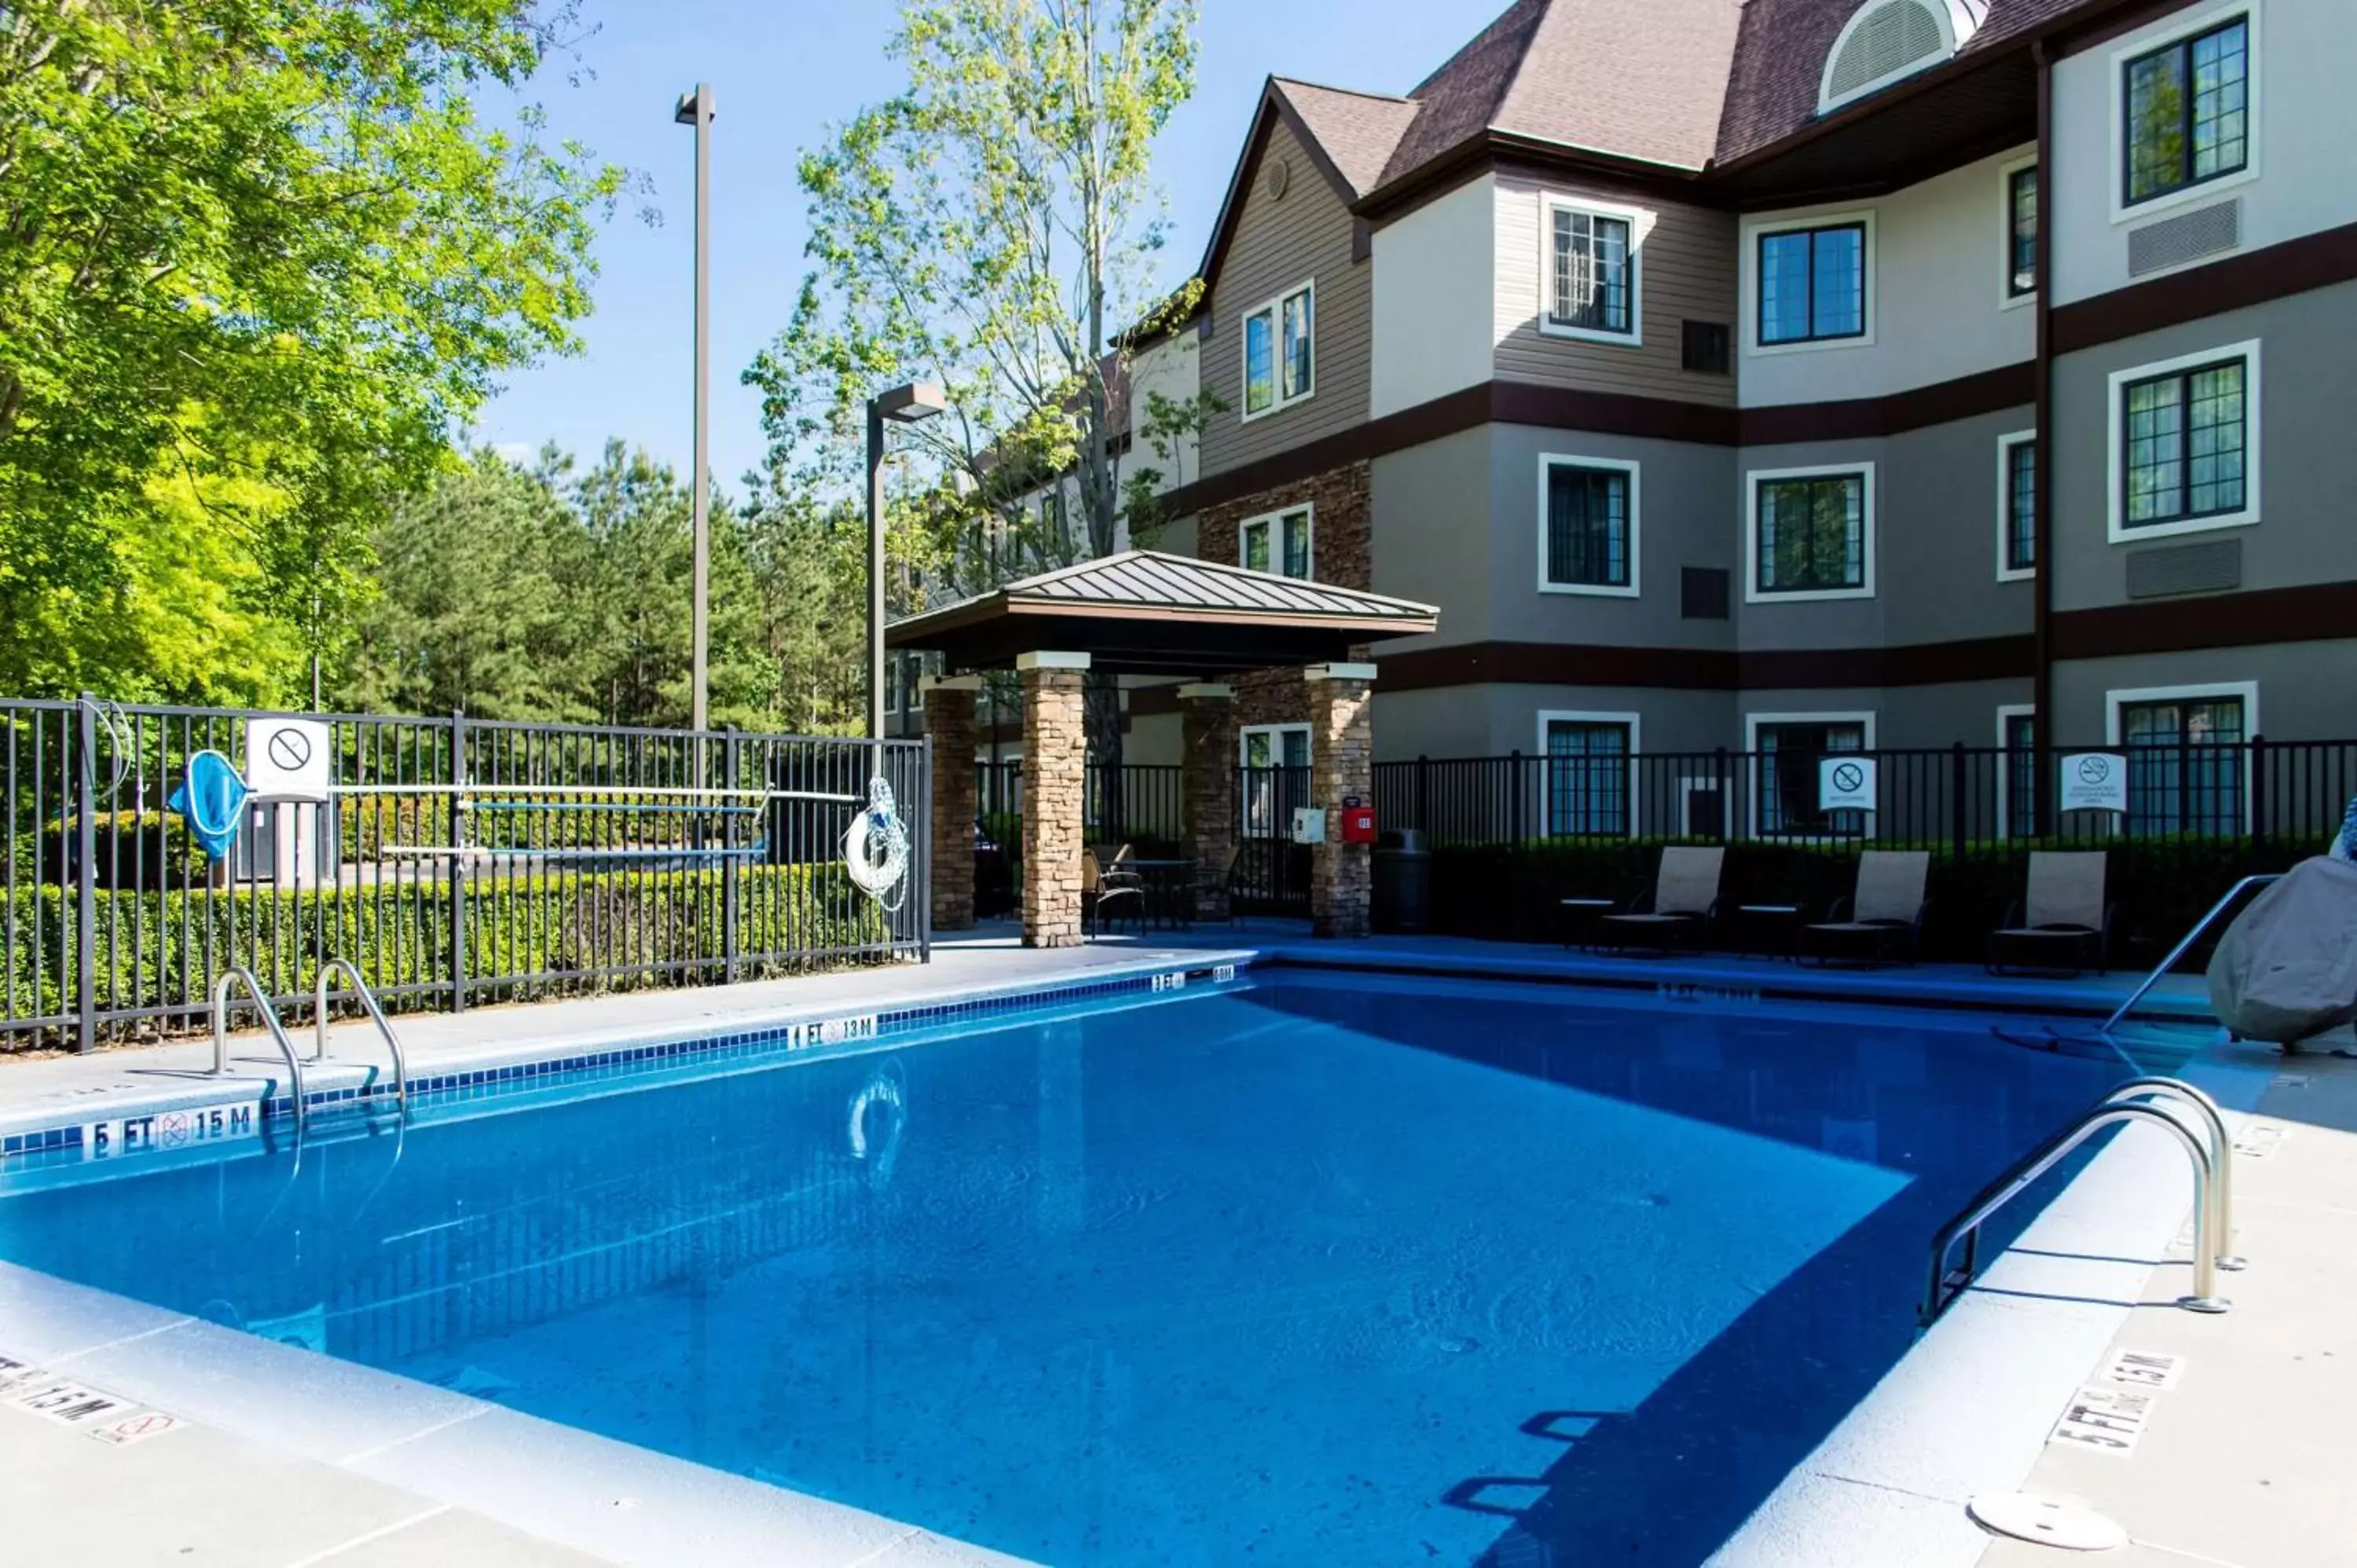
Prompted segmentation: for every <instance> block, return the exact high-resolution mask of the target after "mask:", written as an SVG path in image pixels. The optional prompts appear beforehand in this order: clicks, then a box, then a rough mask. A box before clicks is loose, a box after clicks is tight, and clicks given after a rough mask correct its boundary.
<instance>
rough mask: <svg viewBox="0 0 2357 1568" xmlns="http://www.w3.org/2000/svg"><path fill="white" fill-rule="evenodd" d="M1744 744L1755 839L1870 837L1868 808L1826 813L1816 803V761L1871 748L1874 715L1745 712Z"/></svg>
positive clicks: (1853, 713) (1868, 712)
mask: <svg viewBox="0 0 2357 1568" xmlns="http://www.w3.org/2000/svg"><path fill="white" fill-rule="evenodd" d="M1743 746H1744V749H1745V750H1746V751H1747V752H1749V754H1750V758H1751V780H1750V783H1751V788H1750V789H1749V791H1747V793H1748V794H1749V797H1750V800H1751V833H1752V836H1753V837H1755V838H1769V837H1806V838H1846V839H1870V838H1872V837H1873V836H1874V832H1873V822H1872V821H1871V819H1872V818H1873V816H1874V814H1875V813H1873V812H1870V811H1824V810H1823V809H1821V808H1820V807H1819V806H1818V804H1817V801H1818V799H1819V795H1818V788H1817V786H1818V779H1817V764H1818V763H1819V761H1821V760H1822V759H1824V757H1831V756H1834V755H1835V754H1837V753H1842V752H1852V751H1872V750H1873V749H1874V714H1873V712H1872V711H1871V710H1868V709H1861V710H1857V711H1854V712H1848V713H1830V714H1745V715H1744V717H1743Z"/></svg>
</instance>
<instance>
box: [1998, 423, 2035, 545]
mask: <svg viewBox="0 0 2357 1568" xmlns="http://www.w3.org/2000/svg"><path fill="white" fill-rule="evenodd" d="M2037 440H2038V432H2037V431H2035V430H2015V431H2010V432H2008V433H2007V434H2006V435H2000V436H1998V437H1997V438H1996V580H1997V581H1998V582H2000V583H2027V582H2029V580H2030V579H2031V578H2033V577H2035V576H2037V575H2038V568H2037V566H2036V565H2034V564H2033V565H2029V566H2008V565H2007V564H2005V557H2006V552H2007V550H2008V549H2009V548H2010V547H2011V546H2012V544H2013V519H2012V517H2011V516H2010V515H2009V513H2010V512H2011V511H2012V510H2013V449H2014V448H2015V447H2017V446H2021V445H2022V444H2023V443H2025V442H2028V443H2030V444H2033V445H2034V444H2035V443H2036V442H2037ZM2039 456H2040V457H2041V458H2042V457H2044V456H2045V454H2044V453H2042V452H2041V453H2040V454H2039ZM2038 478H2039V490H2040V492H2042V491H2043V490H2044V489H2045V479H2046V475H2045V471H2044V467H2043V465H2042V464H2041V465H2040V472H2039V475H2038ZM2037 499H2039V500H2041V501H2042V500H2044V499H2046V497H2045V496H2044V494H2043V493H2040V494H2039V495H2038V496H2037ZM2040 510H2044V509H2043V508H2040ZM2044 521H2045V520H2044V519H2043V518H2033V519H2031V520H2030V522H2031V527H2032V529H2033V532H2032V533H2031V535H2030V544H2031V547H2032V549H2034V550H2043V549H2044V548H2045V547H2046V541H2045V539H2044V537H2043V535H2044V533H2045V532H2046V531H2045V529H2044V528H2042V527H2040V526H2039V525H2040V524H2041V523H2043V522H2044ZM2033 559H2034V557H2033Z"/></svg>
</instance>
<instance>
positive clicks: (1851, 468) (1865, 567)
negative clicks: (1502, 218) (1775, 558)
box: [1743, 462, 1876, 605]
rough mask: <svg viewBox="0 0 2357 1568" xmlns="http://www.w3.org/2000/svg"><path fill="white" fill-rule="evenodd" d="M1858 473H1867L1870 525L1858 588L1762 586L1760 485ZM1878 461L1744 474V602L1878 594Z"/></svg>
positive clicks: (1793, 602) (1865, 534)
mask: <svg viewBox="0 0 2357 1568" xmlns="http://www.w3.org/2000/svg"><path fill="white" fill-rule="evenodd" d="M1846 474H1858V475H1862V476H1863V477H1864V480H1865V496H1864V498H1863V499H1864V500H1865V503H1866V527H1865V530H1864V532H1862V533H1861V535H1860V544H1861V546H1862V548H1863V549H1864V551H1865V554H1866V558H1865V560H1863V561H1861V562H1860V563H1859V564H1858V565H1859V573H1858V575H1859V579H1860V583H1861V586H1858V587H1855V588H1797V589H1791V590H1785V591H1778V590H1775V589H1770V590H1768V591H1767V592H1765V593H1763V592H1761V591H1760V482H1761V481H1762V480H1766V479H1818V478H1829V477H1831V476H1835V475H1846ZM1874 488H1875V487H1874V464H1873V463H1871V462H1858V463H1818V464H1814V465H1813V466H1811V467H1805V468H1753V469H1751V470H1749V472H1747V473H1746V474H1745V475H1744V476H1743V514H1744V528H1743V602H1744V603H1745V604H1747V605H1801V604H1810V603H1814V602H1818V601H1822V600H1825V599H1870V598H1872V597H1874V556H1875V549H1874V532H1875V526H1876V521H1875V515H1874V512H1875V501H1874Z"/></svg>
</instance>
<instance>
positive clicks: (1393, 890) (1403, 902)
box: [1373, 828, 1432, 934]
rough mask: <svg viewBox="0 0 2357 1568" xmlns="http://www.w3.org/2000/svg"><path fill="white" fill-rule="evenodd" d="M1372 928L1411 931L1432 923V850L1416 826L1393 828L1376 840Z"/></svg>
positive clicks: (1426, 927) (1428, 926) (1424, 927)
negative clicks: (1426, 845) (1428, 847)
mask: <svg viewBox="0 0 2357 1568" xmlns="http://www.w3.org/2000/svg"><path fill="white" fill-rule="evenodd" d="M1374 858H1375V888H1374V893H1375V907H1374V910H1373V915H1374V924H1375V929H1377V930H1379V931H1397V932H1404V933H1409V934H1413V933H1415V932H1417V931H1423V930H1427V929H1430V928H1431V923H1432V852H1431V851H1430V850H1428V849H1426V847H1425V845H1424V833H1423V832H1422V831H1421V830H1420V829H1416V828H1392V829H1388V830H1386V831H1385V832H1383V834H1382V836H1381V837H1379V838H1377V839H1376V841H1375V856H1374Z"/></svg>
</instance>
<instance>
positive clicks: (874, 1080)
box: [851, 1072, 909, 1182]
mask: <svg viewBox="0 0 2357 1568" xmlns="http://www.w3.org/2000/svg"><path fill="white" fill-rule="evenodd" d="M879 1107H880V1108H881V1109H882V1112H883V1126H882V1128H881V1130H880V1135H879V1136H877V1137H876V1138H875V1139H873V1140H871V1139H870V1138H869V1137H868V1133H867V1119H868V1115H869V1113H870V1112H875V1111H877V1109H878V1108H879ZM908 1122H909V1108H908V1100H907V1094H906V1091H905V1090H902V1089H901V1087H900V1080H899V1078H898V1077H896V1076H894V1075H893V1074H891V1073H888V1072H878V1073H875V1074H872V1075H870V1076H869V1078H868V1079H867V1081H866V1083H864V1084H862V1085H861V1086H860V1089H859V1092H858V1093H856V1094H855V1095H853V1096H852V1097H851V1157H852V1158H853V1159H855V1160H860V1161H864V1162H871V1163H872V1165H873V1168H874V1170H875V1173H876V1179H877V1181H879V1182H880V1181H888V1180H890V1179H891V1176H892V1165H893V1162H894V1161H895V1160H897V1159H899V1155H900V1133H901V1132H902V1131H903V1129H905V1128H906V1127H907V1125H908Z"/></svg>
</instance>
